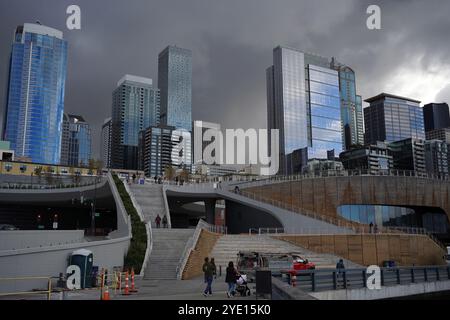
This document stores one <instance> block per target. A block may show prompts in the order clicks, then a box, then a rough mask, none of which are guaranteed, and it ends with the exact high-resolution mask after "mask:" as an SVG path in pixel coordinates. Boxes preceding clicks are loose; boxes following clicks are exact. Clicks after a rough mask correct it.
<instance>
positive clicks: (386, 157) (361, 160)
mask: <svg viewBox="0 0 450 320" xmlns="http://www.w3.org/2000/svg"><path fill="white" fill-rule="evenodd" d="M339 158H340V160H341V161H342V164H343V165H344V168H345V169H346V170H368V171H369V172H370V173H376V172H380V171H387V170H390V169H393V168H394V160H393V157H392V155H391V152H390V149H389V147H388V145H387V144H386V143H385V142H382V141H378V142H377V143H376V144H370V145H365V146H360V147H354V148H351V149H350V150H346V151H344V152H342V153H341V154H340V156H339Z"/></svg>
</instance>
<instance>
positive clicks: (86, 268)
mask: <svg viewBox="0 0 450 320" xmlns="http://www.w3.org/2000/svg"><path fill="white" fill-rule="evenodd" d="M93 263H94V255H93V253H92V251H89V250H86V249H80V250H76V251H74V252H72V255H71V256H70V260H69V264H70V265H76V266H78V267H79V268H80V285H81V288H82V289H85V288H91V286H92V281H91V277H92V266H93Z"/></svg>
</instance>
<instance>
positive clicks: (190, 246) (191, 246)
mask: <svg viewBox="0 0 450 320" xmlns="http://www.w3.org/2000/svg"><path fill="white" fill-rule="evenodd" d="M202 230H208V231H210V232H215V233H223V234H226V233H227V227H226V226H214V225H211V224H209V223H207V222H206V221H204V220H202V219H200V220H199V221H198V224H197V227H196V228H195V231H194V235H193V236H192V237H191V238H190V239H189V240H188V242H187V243H186V246H185V247H184V250H183V254H182V255H181V257H180V261H179V262H178V266H177V270H176V271H177V279H179V280H181V279H182V277H183V271H184V268H185V267H186V264H187V261H188V259H189V256H190V254H191V252H192V251H193V250H195V246H196V245H197V242H198V239H199V238H200V233H201V232H202Z"/></svg>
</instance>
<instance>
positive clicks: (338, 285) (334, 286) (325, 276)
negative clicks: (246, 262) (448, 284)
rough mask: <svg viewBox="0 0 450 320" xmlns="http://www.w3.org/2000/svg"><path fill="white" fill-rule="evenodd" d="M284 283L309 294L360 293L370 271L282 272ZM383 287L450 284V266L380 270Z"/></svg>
mask: <svg viewBox="0 0 450 320" xmlns="http://www.w3.org/2000/svg"><path fill="white" fill-rule="evenodd" d="M281 276H282V279H283V280H284V281H285V282H287V283H289V284H290V285H291V286H295V287H298V288H300V289H301V290H304V291H307V292H318V291H329V290H342V289H360V288H366V287H367V279H368V276H369V275H368V274H367V269H363V268H360V269H345V270H343V271H341V272H338V271H337V270H336V269H316V270H302V271H282V272H281ZM380 277H381V286H396V285H405V284H413V283H423V282H435V281H449V280H450V266H420V267H390V268H380Z"/></svg>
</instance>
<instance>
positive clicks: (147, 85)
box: [111, 75, 160, 170]
mask: <svg viewBox="0 0 450 320" xmlns="http://www.w3.org/2000/svg"><path fill="white" fill-rule="evenodd" d="M159 106H160V104H159V90H158V89H155V88H153V82H152V79H148V78H143V77H137V76H132V75H125V76H124V77H123V78H122V79H121V80H120V81H119V82H118V83H117V88H116V89H115V90H114V92H113V103H112V141H111V167H112V168H115V169H130V170H136V169H137V168H138V144H139V133H140V132H141V131H142V130H144V129H146V128H148V127H151V126H157V125H158V124H159V112H160V109H159Z"/></svg>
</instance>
